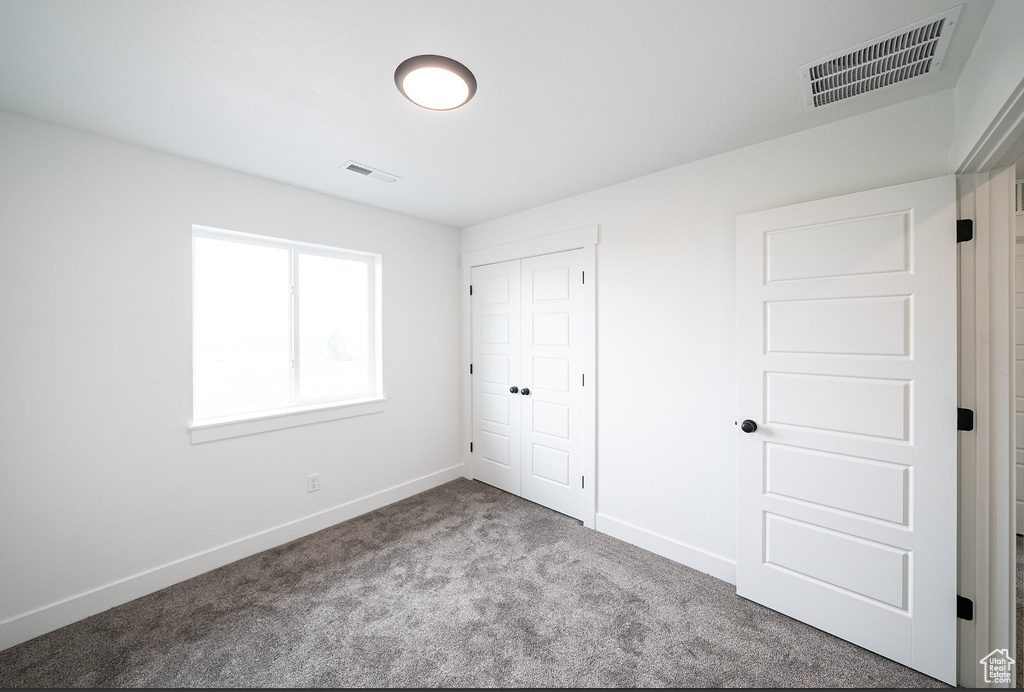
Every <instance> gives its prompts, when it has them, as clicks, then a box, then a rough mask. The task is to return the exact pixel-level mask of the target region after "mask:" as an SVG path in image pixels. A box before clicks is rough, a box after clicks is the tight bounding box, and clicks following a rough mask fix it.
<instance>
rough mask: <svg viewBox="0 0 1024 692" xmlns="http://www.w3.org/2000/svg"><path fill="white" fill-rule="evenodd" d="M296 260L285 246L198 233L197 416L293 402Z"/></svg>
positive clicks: (271, 407) (200, 418) (195, 384)
mask: <svg viewBox="0 0 1024 692" xmlns="http://www.w3.org/2000/svg"><path fill="white" fill-rule="evenodd" d="M289 262H290V258H289V252H288V250H285V249H281V248H273V247H265V246H260V245H251V244H248V243H235V242H229V241H223V240H215V239H212V238H203V237H196V239H195V275H194V277H193V281H194V284H193V290H194V303H195V304H194V307H193V310H194V320H195V321H194V330H195V333H194V335H193V339H194V343H195V364H194V367H195V371H194V377H193V386H194V392H193V417H194V418H195V419H196V420H202V419H207V418H214V417H217V416H223V415H230V414H236V413H250V412H254V411H266V410H269V409H274V408H280V407H285V406H288V405H290V404H291V386H292V374H291V338H290V320H291V317H290V313H291V306H290V302H291V301H290V295H289V293H290V267H289Z"/></svg>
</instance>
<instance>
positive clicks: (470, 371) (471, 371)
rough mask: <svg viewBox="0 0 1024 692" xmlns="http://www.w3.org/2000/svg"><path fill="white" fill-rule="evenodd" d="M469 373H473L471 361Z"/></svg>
mask: <svg viewBox="0 0 1024 692" xmlns="http://www.w3.org/2000/svg"><path fill="white" fill-rule="evenodd" d="M469 374H470V375H472V374H473V364H472V363H470V364H469Z"/></svg>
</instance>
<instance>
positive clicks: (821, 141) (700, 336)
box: [462, 90, 954, 581]
mask: <svg viewBox="0 0 1024 692" xmlns="http://www.w3.org/2000/svg"><path fill="white" fill-rule="evenodd" d="M953 98H954V97H953V93H952V90H948V91H945V92H941V93H938V94H934V95H932V96H928V97H924V98H921V99H917V100H914V101H911V102H908V103H904V104H901V105H898V106H893V107H890V108H886V109H883V110H879V111H875V112H872V113H868V114H866V115H861V116H858V117H855V118H850V119H847V120H844V121H841V122H838V123H835V124H832V125H827V126H824V127H819V128H816V129H813V130H809V131H806V132H802V133H799V134H794V135H790V136H787V137H783V138H781V139H777V140H773V141H770V142H766V143H763V144H758V145H755V146H752V147H748V148H745V149H741V150H737V151H733V152H729V153H727V154H723V155H721V156H716V157H713V158H709V159H705V160H702V161H698V162H695V163H691V164H688V165H683V166H679V167H676V168H672V169H669V170H666V171H662V172H659V173H656V174H653V175H649V176H646V177H643V178H639V179H636V180H633V181H630V182H626V183H622V184H620V185H615V186H612V187H609V188H605V189H602V190H598V191H595V192H591V193H588V194H584V195H580V196H578V197H574V198H571V199H567V200H562V201H559V202H556V203H553V204H549V205H545V206H542V207H538V208H535V209H532V210H528V211H524V212H521V213H518V214H514V215H511V216H508V217H505V218H501V219H497V220H494V221H490V222H487V223H483V224H479V225H476V226H472V227H470V228H467V229H464V231H463V236H462V249H463V251H469V250H476V249H480V248H484V247H488V246H491V245H497V244H501V243H506V242H512V241H516V240H521V239H524V238H528V237H531V236H537V235H543V234H546V233H552V232H558V231H562V230H566V229H571V228H578V227H581V226H586V225H590V224H598V225H599V227H600V241H599V244H598V246H597V309H598V317H597V330H598V343H597V363H598V366H597V380H596V385H597V388H598V389H597V417H598V433H597V441H598V442H597V444H598V447H597V513H598V517H597V528H598V530H603V531H606V532H608V533H611V534H612V535H617V536H618V537H620V538H624V539H627V540H631V541H632V542H635V543H637V544H639V545H643V546H644V547H646V548H648V549H650V550H653V551H655V552H659V553H661V554H663V555H666V556H668V557H672V558H673V559H677V560H679V561H681V562H684V563H686V564H689V565H691V566H693V567H695V568H697V569H701V570H703V571H706V572H709V573H711V574H714V575H715V576H718V577H720V578H723V579H727V580H729V581H735V543H736V520H735V514H736V503H735V486H736V444H735V438H736V435H737V434H738V433H737V428H736V426H735V425H734V421H735V420H737V418H739V419H741V420H742V418H743V417H744V413H743V412H742V411H736V409H735V400H736V399H735V398H736V375H735V370H736V347H735V342H736V320H735V310H736V305H735V266H736V263H735V255H736V239H735V217H736V216H737V215H738V214H743V213H746V212H751V211H756V210H760V209H766V208H771V207H776V206H782V205H786V204H791V203H795V202H801V201H807V200H811V199H816V198H821V197H827V196H831V195H838V194H843V193H849V192H855V191H859V190H865V189H870V188H874V187H882V186H885V185H891V184H897V183H902V182H907V181H911V180H918V179H923V178H929V177H934V176H938V175H944V174H946V173H948V172H949V170H948V163H947V162H948V152H949V147H950V144H951V142H952V140H953V128H954V113H953Z"/></svg>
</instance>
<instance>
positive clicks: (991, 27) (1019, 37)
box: [950, 0, 1024, 171]
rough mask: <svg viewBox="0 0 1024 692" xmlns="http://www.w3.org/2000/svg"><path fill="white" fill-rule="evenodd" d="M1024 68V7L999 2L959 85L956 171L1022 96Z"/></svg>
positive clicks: (1015, 1) (953, 152)
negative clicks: (1005, 109) (1008, 106)
mask: <svg viewBox="0 0 1024 692" xmlns="http://www.w3.org/2000/svg"><path fill="white" fill-rule="evenodd" d="M1022 65H1024V2H1021V0H996V2H995V4H994V5H993V6H992V10H991V11H990V12H989V15H988V19H986V20H985V26H984V27H982V30H981V34H979V36H978V40H977V42H976V43H975V46H974V50H973V51H972V52H971V56H970V58H968V60H967V64H966V65H964V69H963V72H962V73H961V74H960V79H959V80H957V83H956V89H955V94H956V139H955V141H954V143H953V146H952V147H951V148H950V169H951V170H954V171H955V170H957V169H958V168H959V167H960V165H961V164H962V163H963V162H964V161H965V160H966V159H967V158H968V157H969V155H970V154H971V151H972V150H973V149H974V147H975V146H976V145H977V144H978V142H979V141H982V139H983V136H984V134H985V131H986V130H987V129H988V128H989V127H990V126H991V125H992V123H993V121H994V120H996V119H997V118H996V117H997V115H998V114H999V113H1000V111H1001V109H1002V108H1003V107H1004V106H1006V104H1007V102H1008V101H1009V100H1010V99H1011V98H1012V97H1013V95H1014V94H1015V93H1018V91H1019V89H1020V87H1021V85H1022V84H1024V81H1022V74H1021V69H1022V67H1021V66H1022ZM1018 148H1019V145H1018Z"/></svg>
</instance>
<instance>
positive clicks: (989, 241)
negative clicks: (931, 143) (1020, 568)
mask: <svg viewBox="0 0 1024 692" xmlns="http://www.w3.org/2000/svg"><path fill="white" fill-rule="evenodd" d="M1022 154H1024V80H1021V82H1020V83H1018V84H1017V86H1016V87H1015V88H1014V90H1013V92H1012V93H1011V94H1010V96H1009V97H1008V98H1007V100H1006V103H1004V104H1003V106H1002V108H1000V109H999V111H998V112H997V113H996V115H995V117H994V118H993V120H992V122H991V123H990V124H989V126H988V127H987V128H986V129H985V132H984V133H983V134H982V136H981V137H980V138H979V140H978V141H977V142H976V143H975V145H974V146H973V147H972V148H971V150H970V152H969V153H968V154H967V156H965V157H964V159H963V161H959V162H958V161H953V162H951V165H952V166H955V168H956V170H955V172H956V175H957V202H958V218H961V219H965V218H970V219H973V220H974V240H973V241H971V242H969V243H966V244H962V246H961V249H960V265H959V282H960V285H959V287H958V290H959V302H960V306H959V308H960V351H961V355H960V374H959V381H960V406H961V407H964V408H973V409H974V411H975V430H974V431H972V432H963V433H960V435H961V437H960V444H959V445H958V447H959V454H960V467H961V468H960V488H961V490H960V508H959V509H960V522H961V526H960V527H959V531H958V534H959V535H958V538H959V545H958V551H959V554H960V557H959V567H960V570H959V571H960V574H959V577H958V578H959V593H960V595H961V596H965V597H967V598H971V599H972V600H974V619H973V620H970V621H967V620H961V621H960V641H959V653H960V660H959V663H960V666H959V673H958V676H957V684H958V685H960V686H961V687H992V686H1002V685H988V684H985V683H984V681H983V677H982V671H981V666H980V664H979V661H980V659H981V658H982V657H983V656H986V655H987V654H988V653H989V652H990V651H992V650H993V649H995V648H1003V647H1004V646H1009V647H1012V649H1011V656H1013V655H1014V654H1015V652H1016V642H1015V640H1016V634H1017V630H1016V626H1015V622H1014V621H1015V618H1016V598H1015V595H1016V559H1014V558H1015V553H1016V545H1015V536H1014V532H1015V529H1016V521H1015V518H1014V515H1015V513H1016V498H1015V493H1014V489H1015V483H1014V476H1015V472H1016V464H1015V459H1014V447H1015V443H1014V437H1015V434H1016V431H1015V425H1014V422H1013V421H1014V416H1015V402H1014V395H1015V392H1014V389H1015V386H1014V382H1013V380H1014V378H1013V377H1012V373H1013V358H1014V356H1015V353H1014V319H1015V315H1014V310H1013V304H1014V292H1015V286H1014V280H1013V278H1014V277H1013V259H1014V258H1013V255H1014V253H1013V249H1014V248H1013V244H1014V242H1015V229H1014V218H1013V217H1014V214H1013V187H1012V186H1013V182H1014V180H1013V179H1014V178H1015V176H1014V174H1013V170H1012V166H1013V164H1014V162H1015V161H1016V160H1017V159H1018V158H1020V156H1021V155H1022ZM1000 252H1003V253H1005V254H1004V255H1002V256H1001V255H1000V254H999V253H1000ZM1006 255H1009V256H1008V257H1007V256H1006ZM978 260H980V262H979V263H977V264H976V262H978ZM1005 264H1008V265H1009V267H1006V266H1005ZM983 422H984V423H983ZM1017 665H1018V666H1019V665H1024V662H1021V661H1019V660H1018V662H1017ZM1011 686H1012V685H1011Z"/></svg>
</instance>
